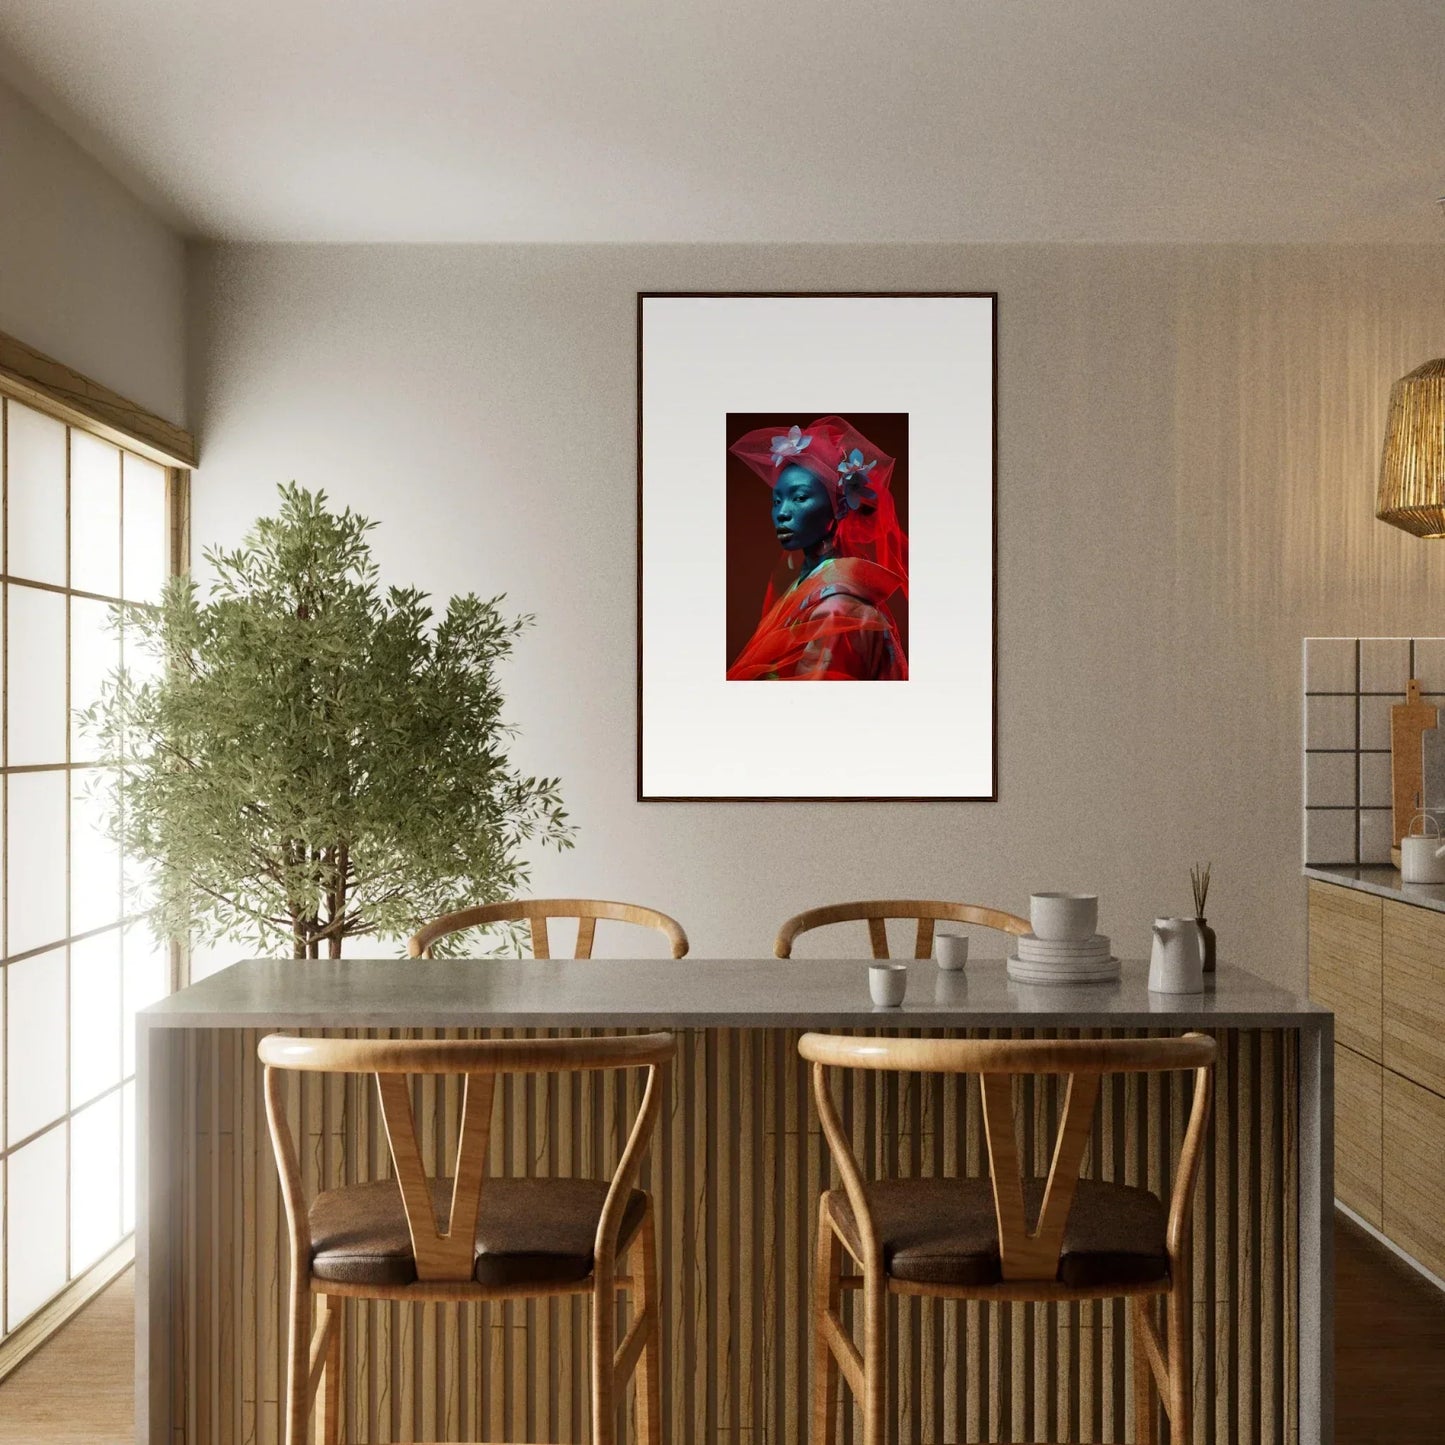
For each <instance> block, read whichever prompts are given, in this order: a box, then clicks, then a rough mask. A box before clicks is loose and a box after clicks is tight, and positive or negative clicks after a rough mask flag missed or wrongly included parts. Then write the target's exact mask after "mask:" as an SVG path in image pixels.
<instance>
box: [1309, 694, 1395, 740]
mask: <svg viewBox="0 0 1445 1445" xmlns="http://www.w3.org/2000/svg"><path fill="white" fill-rule="evenodd" d="M1318 700H1319V701H1321V702H1322V701H1324V699H1323V698H1321V699H1318ZM1311 701H1315V699H1311ZM1404 701H1405V694H1404V693H1403V692H1400V693H1392V694H1388V695H1386V696H1384V697H1362V698H1361V699H1360V746H1361V747H1362V748H1366V749H1384V750H1386V751H1388V750H1389V747H1390V709H1391V708H1392V707H1394V706H1395V704H1396V703H1398V702H1404Z"/></svg>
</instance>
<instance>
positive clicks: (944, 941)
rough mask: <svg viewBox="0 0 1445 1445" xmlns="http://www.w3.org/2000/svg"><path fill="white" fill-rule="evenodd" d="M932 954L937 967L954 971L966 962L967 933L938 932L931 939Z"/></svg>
mask: <svg viewBox="0 0 1445 1445" xmlns="http://www.w3.org/2000/svg"><path fill="white" fill-rule="evenodd" d="M933 956H934V957H935V958H936V959H937V960H938V966H939V968H942V969H946V970H947V971H948V972H950V973H951V972H954V971H955V970H957V969H960V968H962V967H963V966H964V964H966V963H967V962H968V935H967V934H966V933H940V934H937V935H935V937H934V940H933Z"/></svg>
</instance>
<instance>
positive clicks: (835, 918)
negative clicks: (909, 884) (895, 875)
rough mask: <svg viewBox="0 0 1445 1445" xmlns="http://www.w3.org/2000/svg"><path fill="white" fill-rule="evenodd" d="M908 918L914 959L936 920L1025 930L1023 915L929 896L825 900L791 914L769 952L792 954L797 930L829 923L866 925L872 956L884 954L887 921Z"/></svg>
mask: <svg viewBox="0 0 1445 1445" xmlns="http://www.w3.org/2000/svg"><path fill="white" fill-rule="evenodd" d="M890 918H911V919H916V920H917V922H918V930H917V932H916V933H915V934H914V940H913V956H914V958H927V957H928V956H929V955H930V954H931V953H932V952H933V928H934V925H935V924H936V923H973V924H977V925H978V926H979V927H980V928H994V929H997V930H998V931H999V932H1001V933H1013V934H1019V933H1028V932H1029V931H1030V928H1031V925H1030V923H1029V921H1028V919H1027V918H1019V917H1018V916H1017V915H1016V914H1013V913H1005V912H1003V911H1002V909H998V908H986V907H985V906H984V905H983V904H981V903H946V902H942V901H940V900H937V899H929V898H876V899H868V900H864V901H862V902H858V903H828V904H825V905H824V906H823V907H821V908H809V909H807V910H806V911H805V912H803V913H799V914H796V915H794V916H793V917H792V918H790V919H788V921H787V922H786V923H785V924H783V926H782V927H781V928H780V929H779V930H778V936H777V938H776V940H775V941H774V943H773V953H774V955H775V956H776V957H778V958H791V957H792V956H793V940H794V939H795V938H797V936H798V935H799V934H800V933H807V932H809V931H811V930H812V929H814V928H824V927H826V926H827V925H828V924H830V923H861V922H864V921H865V920H866V922H867V924H868V940H869V942H870V943H871V944H872V945H873V957H874V958H887V957H888V920H889V919H890Z"/></svg>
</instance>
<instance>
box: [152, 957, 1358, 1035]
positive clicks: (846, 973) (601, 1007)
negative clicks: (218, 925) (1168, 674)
mask: <svg viewBox="0 0 1445 1445" xmlns="http://www.w3.org/2000/svg"><path fill="white" fill-rule="evenodd" d="M866 974H867V965H866V962H865V961H863V960H859V959H831V960H818V959H806V960H804V959H792V960H788V961H782V960H779V959H775V958H768V959H737V958H729V959H692V958H688V959H681V960H676V961H674V960H671V959H668V960H657V959H649V960H633V959H626V960H624V959H595V960H591V961H576V960H572V959H565V960H554V961H544V960H534V959H524V960H497V959H478V960H470V959H438V960H434V961H423V960H408V959H396V958H390V959H339V960H334V961H333V960H312V961H305V960H296V959H279V960H278V959H255V960H251V961H249V962H245V963H238V964H234V965H233V966H232V967H230V968H227V969H224V970H222V971H221V972H220V973H216V974H212V975H211V977H209V978H206V979H203V980H202V981H201V982H200V983H197V984H194V985H193V986H192V987H190V988H187V989H182V990H181V991H180V992H179V993H176V994H172V995H171V996H170V997H169V998H166V999H163V1000H162V1001H161V1002H160V1003H157V1004H153V1005H152V1006H151V1007H150V1008H148V1009H145V1010H144V1011H143V1012H142V1013H141V1015H140V1018H141V1020H142V1027H150V1028H247V1029H259V1028H338V1029H346V1028H398V1027H407V1028H637V1027H657V1028H861V1027H872V1028H902V1029H911V1028H1020V1027H1024V1028H1080V1027H1119V1028H1131V1027H1149V1026H1166V1027H1170V1028H1187V1027H1191V1026H1196V1025H1197V1026H1199V1027H1203V1028H1261V1029H1262V1028H1288V1027H1298V1026H1301V1025H1310V1026H1319V1025H1322V1024H1323V1023H1324V1022H1325V1021H1327V1020H1328V1018H1329V1012H1328V1010H1325V1009H1321V1008H1320V1007H1319V1006H1318V1005H1316V1004H1313V1003H1310V1002H1309V1001H1308V1000H1307V999H1303V998H1299V997H1297V996H1296V995H1294V994H1292V993H1289V992H1287V991H1285V990H1284V989H1280V988H1276V987H1275V986H1274V985H1272V984H1269V983H1266V982H1265V981H1264V980H1263V979H1259V978H1256V977H1255V976H1254V975H1253V974H1250V973H1246V972H1245V971H1244V970H1243V969H1238V968H1229V967H1221V968H1220V970H1219V971H1218V972H1217V973H1215V974H1213V975H1210V976H1209V979H1208V983H1207V985H1206V990H1205V992H1204V993H1203V994H1177V995H1171V994H1151V993H1150V992H1149V990H1148V987H1147V981H1148V965H1147V964H1146V963H1143V962H1132V961H1126V962H1125V963H1124V965H1123V971H1122V977H1121V978H1120V979H1119V980H1118V981H1117V982H1114V983H1104V984H1074V985H1070V986H1067V987H1047V988H1045V987H1039V986H1037V985H1028V984H1017V983H1014V982H1012V981H1011V980H1010V979H1009V978H1008V977H1007V976H1006V974H1005V972H1004V965H1003V961H1002V960H1001V959H976V960H973V961H971V962H970V963H969V965H968V968H967V970H966V971H964V972H962V973H943V972H941V971H940V970H939V969H938V967H937V966H936V965H935V964H934V963H933V962H932V961H931V960H927V959H925V960H922V961H915V962H912V963H910V964H909V979H908V995H907V998H906V999H905V1001H904V1003H903V1006H902V1007H901V1008H877V1007H875V1006H874V1004H873V1002H872V1001H871V999H870V998H869V996H868V980H867V976H866Z"/></svg>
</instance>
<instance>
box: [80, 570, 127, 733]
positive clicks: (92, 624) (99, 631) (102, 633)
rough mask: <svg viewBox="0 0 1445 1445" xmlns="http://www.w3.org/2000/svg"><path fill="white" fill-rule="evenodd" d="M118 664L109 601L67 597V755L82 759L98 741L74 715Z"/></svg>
mask: <svg viewBox="0 0 1445 1445" xmlns="http://www.w3.org/2000/svg"><path fill="white" fill-rule="evenodd" d="M119 667H120V633H119V632H118V631H117V630H116V628H114V627H112V626H111V620H110V604H109V603H108V602H95V601H92V600H91V599H90V598H88V597H72V598H71V600H70V756H71V759H72V761H86V760H90V759H93V758H95V757H96V756H97V755H98V750H99V745H98V744H97V743H96V742H94V741H93V740H92V739H91V738H90V737H89V735H88V734H86V733H85V732H83V731H82V729H81V727H80V724H79V722H78V721H77V715H78V714H79V713H80V712H81V711H82V710H83V709H85V708H88V707H89V706H90V705H91V704H92V703H96V702H99V701H100V690H101V686H102V684H103V683H104V682H105V681H106V680H107V679H108V678H109V677H110V675H111V674H112V673H113V672H115V671H116V669H117V668H119Z"/></svg>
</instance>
